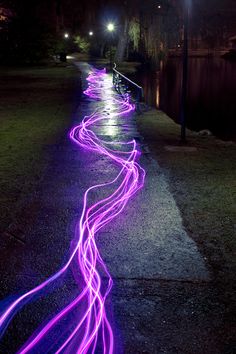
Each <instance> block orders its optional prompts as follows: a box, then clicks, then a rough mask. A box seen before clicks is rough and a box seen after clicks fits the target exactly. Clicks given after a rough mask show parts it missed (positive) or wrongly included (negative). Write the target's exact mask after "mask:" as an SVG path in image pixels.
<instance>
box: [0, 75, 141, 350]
mask: <svg viewBox="0 0 236 354" xmlns="http://www.w3.org/2000/svg"><path fill="white" fill-rule="evenodd" d="M87 81H88V88H87V89H86V90H85V91H84V94H85V95H87V96H89V97H90V98H92V99H95V100H99V101H100V102H101V103H102V105H103V107H102V108H100V109H98V110H97V111H95V112H94V113H92V114H91V115H89V116H85V117H84V119H83V120H82V122H81V123H80V124H79V125H78V126H76V127H74V128H73V129H72V130H71V131H70V139H71V140H72V141H73V142H74V143H75V144H77V145H79V146H82V147H83V148H85V149H87V150H91V151H93V152H96V153H99V154H101V155H104V156H106V157H107V158H108V159H110V160H111V161H113V162H114V163H115V164H116V165H117V166H119V173H118V174H117V175H116V177H115V178H114V179H113V180H112V181H109V182H106V183H101V184H97V185H94V186H91V187H90V188H88V189H87V191H86V192H85V194H84V198H83V210H82V214H81V217H80V220H79V222H78V223H77V225H76V229H75V236H74V240H73V243H72V245H73V247H72V251H71V254H70V257H69V259H68V261H67V263H66V264H65V265H64V266H63V267H62V268H61V269H60V270H59V271H57V272H56V273H55V274H54V275H52V276H51V277H49V278H48V279H46V280H45V281H44V282H42V283H41V284H39V285H38V286H36V287H35V288H33V289H32V290H30V291H28V292H26V293H24V294H23V295H21V296H19V297H18V298H17V299H16V300H15V301H13V302H12V303H11V304H10V305H9V306H8V307H7V308H5V309H4V310H3V311H2V312H1V317H0V333H1V335H2V334H3V332H4V331H5V329H6V328H7V326H8V324H9V322H10V321H11V319H12V317H13V316H14V315H15V314H16V313H17V312H18V311H19V310H20V309H21V308H22V307H23V306H24V305H25V304H26V303H27V302H29V301H30V300H31V299H32V298H33V296H35V295H36V294H38V293H40V291H42V290H43V289H46V288H48V287H49V286H50V285H51V284H52V283H53V282H55V280H56V279H59V278H61V277H62V276H64V275H65V273H66V272H67V270H68V268H71V267H72V266H73V276H74V278H75V281H76V282H77V284H78V295H77V297H75V298H74V300H73V301H71V302H70V303H69V304H68V305H67V306H66V307H64V308H63V309H62V310H61V311H60V312H59V313H57V314H56V315H54V317H52V318H51V319H50V320H49V321H48V322H47V323H46V324H44V325H43V326H41V328H40V329H39V330H38V331H37V332H35V333H34V334H33V335H32V337H31V338H30V339H29V340H28V341H27V342H26V344H25V345H24V346H23V347H22V348H21V349H20V350H19V351H18V353H20V354H23V353H35V352H36V351H37V352H39V351H38V350H39V349H38V348H39V346H40V345H42V343H43V344H45V343H47V342H48V340H49V338H50V336H51V334H52V331H53V330H54V331H55V330H57V329H58V326H60V325H61V322H62V321H63V320H66V318H68V316H73V318H74V317H75V318H76V323H73V325H72V324H71V326H67V328H66V329H65V331H64V336H63V338H61V337H60V338H58V341H56V343H55V341H54V342H53V347H54V348H55V349H54V351H53V352H54V353H77V354H82V353H83V354H85V353H88V352H89V353H95V351H96V348H97V345H98V342H99V341H100V342H102V345H103V353H104V354H106V353H109V354H111V353H113V351H114V339H113V331H112V328H111V325H110V323H109V320H108V318H107V313H106V309H105V302H106V299H107V296H108V294H109V292H110V291H111V288H112V284H113V281H112V278H111V275H110V273H109V271H108V269H107V267H106V265H105V263H104V261H103V260H102V257H101V255H100V253H99V250H98V248H97V244H96V235H97V233H98V231H99V230H100V229H101V228H102V227H104V226H105V225H106V224H107V223H109V222H110V221H111V220H112V219H114V218H115V217H116V216H117V215H118V214H120V213H121V212H122V210H123V209H124V207H125V206H126V204H127V202H128V200H129V199H130V198H131V196H133V195H134V194H135V193H136V192H137V191H138V190H139V189H140V188H141V187H142V186H143V184H144V178H145V171H144V169H143V168H142V167H141V166H140V165H139V164H138V162H137V158H138V156H139V155H140V152H139V151H138V150H137V144H136V141H135V140H132V141H128V142H121V141H120V142H117V141H116V142H113V141H112V142H106V141H104V140H102V139H100V138H99V137H98V136H97V135H96V134H95V132H94V131H93V130H91V128H92V127H93V126H96V125H97V124H99V122H102V121H105V122H107V121H108V122H109V120H111V119H113V118H115V117H120V116H125V115H126V114H127V113H129V112H131V111H133V110H134V106H133V105H132V104H131V103H130V102H129V96H128V95H126V96H125V97H121V96H118V95H117V94H115V93H114V91H113V90H112V82H111V78H110V77H109V75H107V74H106V72H105V70H100V71H99V70H95V69H93V70H92V72H91V73H90V74H89V76H88V78H87ZM124 148H126V149H125V151H124ZM107 187H108V188H109V190H110V188H111V187H112V190H113V191H112V192H110V194H109V195H108V196H107V197H106V198H103V199H101V200H99V201H97V202H96V203H94V204H92V205H89V202H88V196H89V194H90V192H91V191H92V190H93V191H94V190H96V189H103V190H104V189H106V188H107ZM102 277H103V278H102ZM63 279H64V278H63ZM79 289H82V290H81V292H80V290H79ZM46 352H47V351H46V350H45V351H44V353H46ZM50 352H52V351H50Z"/></svg>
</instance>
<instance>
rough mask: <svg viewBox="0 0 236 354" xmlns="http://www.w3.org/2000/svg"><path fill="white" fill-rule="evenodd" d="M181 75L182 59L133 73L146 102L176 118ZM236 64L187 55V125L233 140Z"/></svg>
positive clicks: (234, 138)
mask: <svg viewBox="0 0 236 354" xmlns="http://www.w3.org/2000/svg"><path fill="white" fill-rule="evenodd" d="M181 78H182V61H181V58H172V59H169V60H168V61H167V63H165V64H164V65H163V66H162V68H161V71H160V73H157V72H146V73H139V74H137V75H136V80H138V82H139V83H140V84H141V85H142V86H143V87H144V94H145V98H146V101H147V102H148V104H149V105H152V106H156V107H157V108H160V109H162V110H163V111H164V112H166V113H167V114H168V115H169V116H170V117H171V118H173V119H174V120H175V121H177V122H178V121H179V114H180V94H181ZM235 93H236V63H235V62H230V61H227V60H225V59H221V58H190V59H189V81H188V100H187V126H188V127H189V128H191V129H194V130H201V129H209V130H210V131H212V133H213V134H215V135H216V136H219V137H221V138H223V139H232V140H235V141H236V99H235Z"/></svg>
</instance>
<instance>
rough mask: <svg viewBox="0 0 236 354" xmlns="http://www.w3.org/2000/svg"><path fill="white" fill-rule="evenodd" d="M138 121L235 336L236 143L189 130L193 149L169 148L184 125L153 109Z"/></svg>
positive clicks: (228, 331)
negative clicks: (194, 242)
mask: <svg viewBox="0 0 236 354" xmlns="http://www.w3.org/2000/svg"><path fill="white" fill-rule="evenodd" d="M138 126H139V130H140V132H141V134H142V135H143V136H144V138H145V139H146V142H147V143H148V145H149V147H150V149H151V151H152V152H153V154H154V157H155V158H156V159H157V161H158V163H159V164H160V166H161V167H162V168H163V170H164V173H165V174H166V176H167V178H168V181H169V186H170V189H171V192H172V193H173V195H174V198H175V200H176V202H177V205H178V207H179V209H180V212H181V215H182V218H183V224H184V226H185V228H186V230H187V232H188V234H189V236H190V237H192V238H193V239H194V240H195V241H196V243H197V245H198V247H199V250H200V252H201V253H202V256H203V257H204V259H205V261H206V264H207V265H208V268H209V270H210V271H211V274H212V282H213V283H214V284H215V287H216V288H217V289H218V293H219V298H220V302H221V303H223V304H224V305H225V309H226V310H225V327H224V328H222V332H223V333H224V335H226V337H227V336H229V337H230V336H231V334H232V333H234V334H235V332H236V330H235V327H234V326H233V317H234V316H235V314H236V312H235V310H236V309H235V305H236V302H235V290H236V287H235V278H236V277H235V274H236V262H235V260H236V257H235V252H236V144H235V143H233V142H223V141H220V140H217V139H216V138H215V137H213V136H207V137H203V136H199V135H198V134H197V133H194V132H191V131H188V134H187V135H188V142H187V145H186V146H191V147H196V148H197V151H195V152H184V151H178V152H176V151H175V152H170V151H167V150H166V146H169V145H173V146H181V143H180V138H179V134H180V127H179V126H178V125H177V124H175V123H174V122H173V121H172V120H171V119H170V118H168V117H167V116H166V115H165V114H164V113H162V112H158V111H155V110H152V111H150V112H147V113H145V114H144V115H142V116H139V117H138Z"/></svg>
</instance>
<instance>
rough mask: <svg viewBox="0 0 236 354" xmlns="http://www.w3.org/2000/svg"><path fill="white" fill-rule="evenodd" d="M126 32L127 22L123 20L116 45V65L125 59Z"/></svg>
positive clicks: (127, 28) (126, 19)
mask: <svg viewBox="0 0 236 354" xmlns="http://www.w3.org/2000/svg"><path fill="white" fill-rule="evenodd" d="M128 30H129V22H128V18H125V20H124V27H123V30H122V31H121V33H120V38H119V42H118V45H117V51H116V56H115V61H116V62H117V63H120V62H122V61H123V60H124V58H125V50H126V47H127V43H128Z"/></svg>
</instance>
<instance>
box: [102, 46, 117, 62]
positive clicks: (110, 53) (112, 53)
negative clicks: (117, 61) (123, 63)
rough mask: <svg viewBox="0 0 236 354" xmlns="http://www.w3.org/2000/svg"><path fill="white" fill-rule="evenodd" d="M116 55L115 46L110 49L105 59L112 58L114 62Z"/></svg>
mask: <svg viewBox="0 0 236 354" xmlns="http://www.w3.org/2000/svg"><path fill="white" fill-rule="evenodd" d="M115 55H116V47H114V46H112V47H110V48H108V50H107V51H106V52H105V58H107V59H110V58H111V59H112V60H114V58H115Z"/></svg>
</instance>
